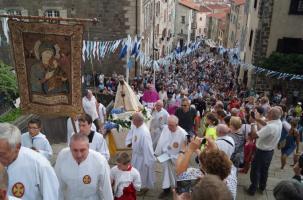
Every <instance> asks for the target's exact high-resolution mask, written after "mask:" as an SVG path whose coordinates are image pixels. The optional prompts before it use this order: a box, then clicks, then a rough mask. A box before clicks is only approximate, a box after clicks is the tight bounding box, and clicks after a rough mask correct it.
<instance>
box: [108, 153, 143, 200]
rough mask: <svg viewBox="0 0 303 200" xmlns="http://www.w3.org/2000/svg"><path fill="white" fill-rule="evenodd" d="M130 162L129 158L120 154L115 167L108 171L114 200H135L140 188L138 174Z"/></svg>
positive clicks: (125, 154) (124, 154)
mask: <svg viewBox="0 0 303 200" xmlns="http://www.w3.org/2000/svg"><path fill="white" fill-rule="evenodd" d="M130 161H131V158H130V156H129V155H128V154H127V153H126V152H122V153H120V154H119V155H118V157H117V160H116V162H117V165H116V166H114V167H113V168H112V169H111V171H110V176H111V180H112V187H113V192H114V197H115V200H136V191H139V190H140V188H141V177H140V173H139V171H138V170H137V169H135V168H134V167H132V165H131V164H130Z"/></svg>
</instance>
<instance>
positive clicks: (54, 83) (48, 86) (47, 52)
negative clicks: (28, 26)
mask: <svg viewBox="0 0 303 200" xmlns="http://www.w3.org/2000/svg"><path fill="white" fill-rule="evenodd" d="M59 51H60V48H59V46H58V45H57V44H56V45H53V44H52V43H51V42H48V41H44V42H41V41H40V40H38V41H37V42H36V43H35V46H34V52H35V56H36V59H37V61H38V62H37V63H35V64H33V65H32V66H31V69H30V85H31V91H32V92H35V93H42V94H58V93H68V91H69V90H68V89H69V87H68V78H67V75H66V73H65V72H64V71H63V70H62V67H68V66H60V64H62V63H64V62H60V60H62V59H64V60H66V58H61V56H60V54H59Z"/></svg>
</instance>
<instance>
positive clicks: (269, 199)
mask: <svg viewBox="0 0 303 200" xmlns="http://www.w3.org/2000/svg"><path fill="white" fill-rule="evenodd" d="M65 146H66V145H65V144H53V145H52V147H53V151H54V157H53V159H52V164H54V163H55V158H56V157H57V154H58V152H59V151H60V150H61V149H62V148H63V147H65ZM291 162H292V157H290V158H289V159H288V164H287V166H285V169H284V170H281V169H280V151H279V150H276V151H275V154H274V157H273V161H272V163H271V166H270V171H269V178H268V185H267V190H266V192H264V193H263V195H261V194H258V193H256V195H255V196H254V197H251V196H249V195H247V194H246V193H245V192H244V188H245V187H247V186H249V184H250V179H249V174H246V175H244V174H239V176H238V192H237V199H238V200H250V199H254V200H274V197H273V188H274V187H275V185H276V184H277V183H279V182H280V181H281V180H283V179H289V178H291V177H292V176H293V171H292V168H291V167H290V166H289V164H291ZM156 177H157V182H156V184H155V188H154V189H153V190H150V191H148V192H147V193H146V194H145V196H142V197H139V198H138V200H155V199H158V195H159V194H160V193H161V192H162V190H161V185H162V169H161V166H160V165H159V164H157V166H156ZM168 199H169V200H171V199H172V198H168Z"/></svg>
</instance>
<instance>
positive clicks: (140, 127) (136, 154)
mask: <svg viewBox="0 0 303 200" xmlns="http://www.w3.org/2000/svg"><path fill="white" fill-rule="evenodd" d="M126 146H131V147H132V161H131V163H132V165H133V166H134V167H135V168H136V169H137V170H138V171H139V172H140V175H141V182H142V189H141V191H140V195H143V194H144V193H146V192H147V191H148V190H149V189H150V188H153V186H154V182H155V174H154V164H155V157H154V149H153V144H152V139H151V136H150V132H149V130H148V128H147V126H146V125H145V123H144V116H143V115H142V113H135V114H134V115H133V126H132V129H131V130H130V131H129V133H128V136H127V139H126Z"/></svg>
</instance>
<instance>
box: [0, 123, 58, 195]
mask: <svg viewBox="0 0 303 200" xmlns="http://www.w3.org/2000/svg"><path fill="white" fill-rule="evenodd" d="M0 130H1V131H0V162H1V164H2V165H4V166H5V167H7V172H8V176H9V183H8V191H9V195H11V196H14V197H17V198H20V199H22V200H42V199H43V200H54V199H58V188H59V183H58V179H57V177H56V174H55V171H54V169H53V168H52V166H51V165H50V163H49V161H48V160H47V159H45V157H44V156H42V155H41V154H39V153H37V152H35V151H33V150H31V149H29V148H26V147H21V133H20V130H19V129H18V128H17V127H15V126H14V125H11V124H9V123H0Z"/></svg>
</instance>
